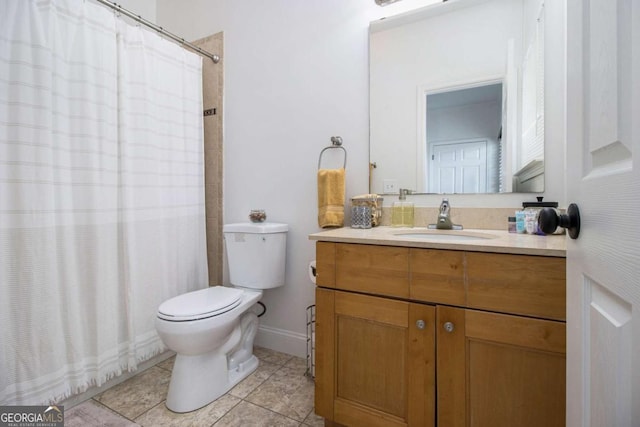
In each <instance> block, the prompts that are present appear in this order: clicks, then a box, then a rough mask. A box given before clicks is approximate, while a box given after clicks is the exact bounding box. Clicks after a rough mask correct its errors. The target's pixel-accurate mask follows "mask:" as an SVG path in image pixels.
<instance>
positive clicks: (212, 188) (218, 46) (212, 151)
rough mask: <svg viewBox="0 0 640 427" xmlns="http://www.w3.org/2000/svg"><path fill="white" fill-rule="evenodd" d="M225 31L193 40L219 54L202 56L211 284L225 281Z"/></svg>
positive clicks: (208, 252)
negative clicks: (223, 226)
mask: <svg viewBox="0 0 640 427" xmlns="http://www.w3.org/2000/svg"><path fill="white" fill-rule="evenodd" d="M223 41H224V40H223V33H222V32H219V33H216V34H213V35H211V36H208V37H204V38H202V39H199V40H197V41H195V42H193V43H194V44H195V45H196V46H199V47H201V48H202V49H204V50H206V51H208V52H211V53H215V54H217V55H219V56H220V58H221V59H220V62H218V63H217V64H214V63H213V61H211V60H210V59H209V58H203V59H202V80H203V82H202V90H203V94H202V98H203V110H204V114H205V116H204V160H205V170H204V177H205V202H206V215H207V260H208V264H209V285H219V284H222V271H223V245H222V243H223V242H222V237H223V236H222V208H223V205H222V159H223V157H222V156H223V152H222V123H223V121H222V119H223V118H222V88H223V69H224V65H223V64H224V52H223V51H222V50H223V47H224V43H223Z"/></svg>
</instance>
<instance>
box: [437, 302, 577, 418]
mask: <svg viewBox="0 0 640 427" xmlns="http://www.w3.org/2000/svg"><path fill="white" fill-rule="evenodd" d="M436 328H437V331H436V335H437V363H438V384H437V388H438V403H437V405H438V425H441V426H451V427H454V426H478V427H485V426H491V427H494V426H496V427H499V426H521V427H527V426H531V427H538V426H548V427H552V426H564V424H565V352H566V351H565V333H566V331H565V324H564V323H563V322H556V321H548V320H540V319H534V318H528V317H521V316H512V315H504V314H496V313H489V312H484V311H477V310H465V309H459V308H452V307H445V306H438V307H437V324H436Z"/></svg>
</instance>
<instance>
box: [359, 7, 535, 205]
mask: <svg viewBox="0 0 640 427" xmlns="http://www.w3.org/2000/svg"><path fill="white" fill-rule="evenodd" d="M369 40H370V43H369V48H370V69H369V77H370V82H369V83H370V164H371V167H370V171H371V173H370V183H369V184H370V185H369V186H370V192H372V193H378V194H393V193H396V194H397V193H398V191H399V189H400V188H407V189H410V190H412V191H413V192H414V193H419V194H420V193H438V194H462V193H466V194H468V193H511V192H542V191H544V3H543V0H458V1H456V0H450V1H448V2H446V3H439V4H435V5H432V6H427V7H424V8H421V9H418V10H416V11H412V12H408V13H406V14H402V15H398V16H396V17H392V18H387V19H383V20H379V21H375V22H372V23H371V25H370V33H369Z"/></svg>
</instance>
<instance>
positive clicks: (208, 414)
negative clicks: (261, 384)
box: [136, 394, 240, 427]
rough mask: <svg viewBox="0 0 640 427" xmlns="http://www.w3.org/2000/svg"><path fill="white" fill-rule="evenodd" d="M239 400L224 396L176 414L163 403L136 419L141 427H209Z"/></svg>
mask: <svg viewBox="0 0 640 427" xmlns="http://www.w3.org/2000/svg"><path fill="white" fill-rule="evenodd" d="M239 402H240V399H238V398H237V397H234V396H230V395H228V394H225V395H224V396H222V397H220V398H219V399H217V400H215V401H213V402H211V403H210V404H208V405H207V406H205V407H204V408H200V409H198V410H196V411H192V412H187V413H184V414H178V413H176V412H172V411H170V410H168V409H167V407H166V406H165V404H164V402H162V403H160V404H159V405H156V406H155V407H153V408H152V409H151V410H149V411H147V412H145V413H144V414H142V415H141V416H140V417H138V418H136V422H137V423H138V424H139V425H141V426H143V427H183V426H184V427H187V426H189V427H209V426H211V425H212V424H213V423H214V422H216V421H218V420H219V419H220V418H222V417H223V416H224V415H225V414H226V413H227V412H229V411H230V410H231V409H232V408H233V407H234V406H236V405H237V404H238V403H239Z"/></svg>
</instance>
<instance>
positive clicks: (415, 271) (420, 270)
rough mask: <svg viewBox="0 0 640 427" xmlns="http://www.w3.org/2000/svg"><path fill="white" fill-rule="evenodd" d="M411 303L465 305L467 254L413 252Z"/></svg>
mask: <svg viewBox="0 0 640 427" xmlns="http://www.w3.org/2000/svg"><path fill="white" fill-rule="evenodd" d="M409 269H410V271H411V285H410V291H409V292H410V294H411V299H412V300H418V301H425V302H435V303H440V304H450V305H457V306H464V304H465V302H466V301H465V291H464V252H461V251H444V250H440V249H411V252H410V256H409Z"/></svg>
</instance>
